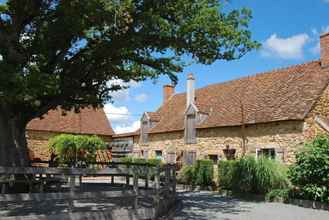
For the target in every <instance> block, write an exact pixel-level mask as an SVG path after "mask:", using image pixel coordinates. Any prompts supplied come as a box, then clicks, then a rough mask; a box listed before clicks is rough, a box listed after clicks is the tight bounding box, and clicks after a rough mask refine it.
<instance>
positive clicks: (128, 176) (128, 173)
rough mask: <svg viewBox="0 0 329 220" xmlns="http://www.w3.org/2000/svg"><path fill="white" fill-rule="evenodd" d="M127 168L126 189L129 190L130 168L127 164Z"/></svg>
mask: <svg viewBox="0 0 329 220" xmlns="http://www.w3.org/2000/svg"><path fill="white" fill-rule="evenodd" d="M126 166H127V175H126V187H127V188H129V185H130V170H131V169H130V166H129V164H126Z"/></svg>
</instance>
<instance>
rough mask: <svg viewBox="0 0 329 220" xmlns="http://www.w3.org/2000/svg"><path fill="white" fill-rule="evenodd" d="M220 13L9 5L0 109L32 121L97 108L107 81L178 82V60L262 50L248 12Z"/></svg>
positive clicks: (165, 6) (116, 5)
mask: <svg viewBox="0 0 329 220" xmlns="http://www.w3.org/2000/svg"><path fill="white" fill-rule="evenodd" d="M222 7H223V5H222V4H221V3H220V1H217V0H188V1H187V0H166V1H164V0H160V1H159V0H116V1H114V0H113V1H108V0H72V1H59V0H38V1H34V0H27V1H25V2H24V4H22V1H18V0H9V1H8V4H6V5H1V7H0V13H2V12H3V13H6V16H7V17H6V18H5V17H4V16H1V17H0V54H1V55H2V61H1V62H0V92H1V93H2V94H3V96H1V97H0V102H2V103H5V104H6V105H11V106H15V108H13V112H12V113H13V115H15V114H17V112H20V113H21V111H22V109H24V114H26V117H27V120H31V119H32V117H35V116H41V115H42V114H43V113H45V112H46V110H47V109H48V110H49V109H50V108H55V107H57V106H58V105H62V107H63V108H65V109H70V108H76V109H78V108H80V107H83V106H87V105H93V106H95V107H96V106H100V105H102V104H103V103H104V102H106V101H108V100H109V99H110V98H111V97H110V92H111V91H113V90H116V89H117V88H108V87H106V82H107V81H109V80H112V79H121V80H124V81H129V80H134V81H141V80H145V79H147V78H152V79H155V78H157V77H159V76H160V75H167V76H169V77H170V79H171V80H172V81H173V82H176V81H177V77H176V74H177V73H179V72H181V71H182V70H183V67H184V62H183V59H182V57H183V55H189V56H191V57H192V58H193V59H194V60H196V61H197V62H199V63H203V64H211V63H213V62H214V61H216V60H218V59H224V60H232V59H238V58H240V57H241V56H243V55H244V54H245V53H247V52H248V51H250V50H252V49H254V48H257V47H258V46H259V44H258V43H257V42H255V41H253V40H252V39H251V33H250V31H249V30H248V24H249V21H250V19H251V17H252V16H251V12H250V10H248V9H242V10H233V11H230V12H224V10H223V8H222ZM82 85H84V86H82ZM26 95H28V97H29V99H26ZM36 101H37V102H38V101H39V102H40V105H41V106H36V105H35V104H33V103H36ZM40 107H44V108H40ZM40 109H42V111H41V110H40Z"/></svg>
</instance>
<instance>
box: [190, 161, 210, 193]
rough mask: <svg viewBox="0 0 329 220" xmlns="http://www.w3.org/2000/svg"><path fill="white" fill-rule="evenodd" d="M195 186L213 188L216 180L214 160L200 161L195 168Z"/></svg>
mask: <svg viewBox="0 0 329 220" xmlns="http://www.w3.org/2000/svg"><path fill="white" fill-rule="evenodd" d="M194 172H195V184H194V185H198V186H201V187H205V186H211V185H212V184H213V179H214V162H213V161H212V160H198V161H197V162H196V165H195V168H194Z"/></svg>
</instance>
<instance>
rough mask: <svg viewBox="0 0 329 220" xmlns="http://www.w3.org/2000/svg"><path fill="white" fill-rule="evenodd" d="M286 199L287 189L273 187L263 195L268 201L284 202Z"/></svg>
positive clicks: (287, 196) (287, 195) (287, 197)
mask: <svg viewBox="0 0 329 220" xmlns="http://www.w3.org/2000/svg"><path fill="white" fill-rule="evenodd" d="M288 199H289V189H274V190H272V191H270V192H268V193H267V194H266V196H265V200H266V201H268V202H286V201H287V200H288Z"/></svg>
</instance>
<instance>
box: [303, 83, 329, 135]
mask: <svg viewBox="0 0 329 220" xmlns="http://www.w3.org/2000/svg"><path fill="white" fill-rule="evenodd" d="M316 116H322V117H325V118H329V86H328V87H327V88H326V89H325V90H324V92H323V93H322V95H321V97H320V98H319V99H318V101H317V102H316V103H315V104H314V106H313V107H312V109H311V111H310V112H309V114H308V115H307V116H306V119H305V129H304V136H305V138H306V141H308V140H311V139H313V138H314V137H315V136H317V135H320V134H325V133H327V132H326V131H325V130H324V129H323V128H322V127H320V126H319V125H318V124H317V123H316V122H315V120H314V119H315V117H316Z"/></svg>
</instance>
